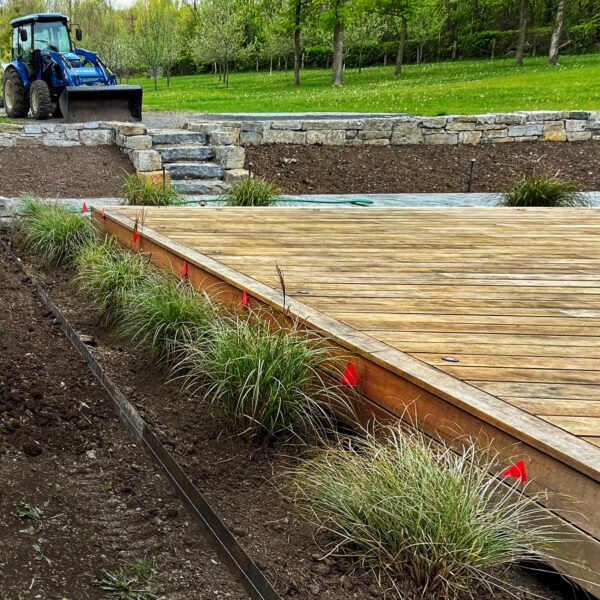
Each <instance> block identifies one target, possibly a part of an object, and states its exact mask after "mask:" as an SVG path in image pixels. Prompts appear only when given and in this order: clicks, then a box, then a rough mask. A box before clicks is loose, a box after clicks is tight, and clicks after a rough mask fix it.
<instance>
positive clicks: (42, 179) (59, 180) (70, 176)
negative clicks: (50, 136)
mask: <svg viewBox="0 0 600 600" xmlns="http://www.w3.org/2000/svg"><path fill="white" fill-rule="evenodd" d="M0 165H2V167H1V168H0V196H6V197H17V196H20V195H22V194H35V195H37V196H42V197H47V198H112V197H120V196H122V195H123V180H124V178H125V175H126V174H127V173H132V172H133V165H132V164H131V162H130V160H129V158H128V157H127V156H126V154H125V153H124V152H121V150H119V149H118V148H117V147H116V146H89V147H87V146H73V147H71V148H55V147H51V146H29V147H16V148H0Z"/></svg>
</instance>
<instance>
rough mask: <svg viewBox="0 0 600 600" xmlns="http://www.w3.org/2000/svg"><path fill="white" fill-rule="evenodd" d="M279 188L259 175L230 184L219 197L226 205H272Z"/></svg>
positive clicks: (276, 197)
mask: <svg viewBox="0 0 600 600" xmlns="http://www.w3.org/2000/svg"><path fill="white" fill-rule="evenodd" d="M278 197H279V190H278V189H277V188H276V187H275V186H274V185H273V184H272V183H269V182H268V181H266V180H265V179H262V178H260V177H253V178H250V177H248V178H247V179H244V180H242V181H240V182H239V183H236V184H234V185H232V186H231V188H230V189H229V190H227V191H226V192H225V194H224V195H223V196H222V197H221V200H222V201H223V202H224V203H225V205H226V206H272V205H273V204H275V203H276V202H277V200H278Z"/></svg>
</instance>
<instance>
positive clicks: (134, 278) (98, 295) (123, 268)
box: [75, 237, 154, 323]
mask: <svg viewBox="0 0 600 600" xmlns="http://www.w3.org/2000/svg"><path fill="white" fill-rule="evenodd" d="M76 264H77V267H78V272H77V274H76V276H75V281H76V283H77V284H78V285H79V286H80V287H81V289H83V290H84V291H86V292H88V293H89V294H91V296H92V297H93V298H94V305H95V306H96V307H97V308H99V309H100V310H101V312H102V316H103V318H104V319H105V321H106V322H107V323H114V322H116V321H117V319H118V318H119V317H120V316H122V313H123V306H124V304H125V302H126V300H127V298H129V297H130V294H131V293H132V291H133V290H134V289H135V288H137V287H139V286H140V285H141V284H142V283H143V282H144V281H145V280H146V279H147V278H149V277H150V276H151V275H152V274H153V273H154V268H153V267H152V265H151V264H150V262H149V261H148V258H147V257H146V256H144V255H143V254H138V253H134V252H129V251H128V250H124V249H122V248H121V247H120V246H119V245H118V243H117V242H116V241H115V239H114V238H111V237H108V238H105V239H104V240H102V241H101V242H90V243H88V244H86V245H85V246H83V247H82V248H81V251H80V252H79V254H78V255H77V257H76Z"/></svg>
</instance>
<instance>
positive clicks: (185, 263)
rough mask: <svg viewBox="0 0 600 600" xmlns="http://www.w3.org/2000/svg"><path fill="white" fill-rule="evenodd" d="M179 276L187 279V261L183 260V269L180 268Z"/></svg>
mask: <svg viewBox="0 0 600 600" xmlns="http://www.w3.org/2000/svg"><path fill="white" fill-rule="evenodd" d="M181 276H182V277H187V276H188V264H187V260H185V259H184V260H183V267H181Z"/></svg>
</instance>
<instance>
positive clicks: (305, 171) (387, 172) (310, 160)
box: [247, 141, 600, 194]
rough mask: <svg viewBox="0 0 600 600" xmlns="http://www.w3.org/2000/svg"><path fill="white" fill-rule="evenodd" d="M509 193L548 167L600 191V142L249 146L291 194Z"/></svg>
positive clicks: (259, 168) (265, 172)
mask: <svg viewBox="0 0 600 600" xmlns="http://www.w3.org/2000/svg"><path fill="white" fill-rule="evenodd" d="M472 159H475V164H474V169H473V181H472V189H471V191H473V192H502V191H506V190H507V189H509V188H510V187H511V186H512V185H514V184H515V183H516V182H517V181H519V180H520V179H521V178H522V177H524V176H526V175H529V174H531V173H533V172H535V173H546V174H548V175H552V176H557V177H560V178H564V179H568V180H572V181H575V182H577V183H578V184H579V185H580V186H581V187H582V189H583V190H590V191H595V190H600V142H594V141H589V142H573V143H557V142H546V143H514V144H485V145H480V146H390V147H381V146H288V145H269V146H259V147H256V148H248V149H247V163H251V165H252V171H253V172H254V173H255V174H256V175H259V176H262V177H265V178H266V179H268V180H270V181H272V182H273V183H275V184H276V185H277V187H278V188H279V189H280V190H281V192H282V193H287V194H361V193H362V194H367V193H371V194H377V193H386V194H395V193H419V192H466V191H467V190H468V180H469V170H470V165H471V160H472Z"/></svg>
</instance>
